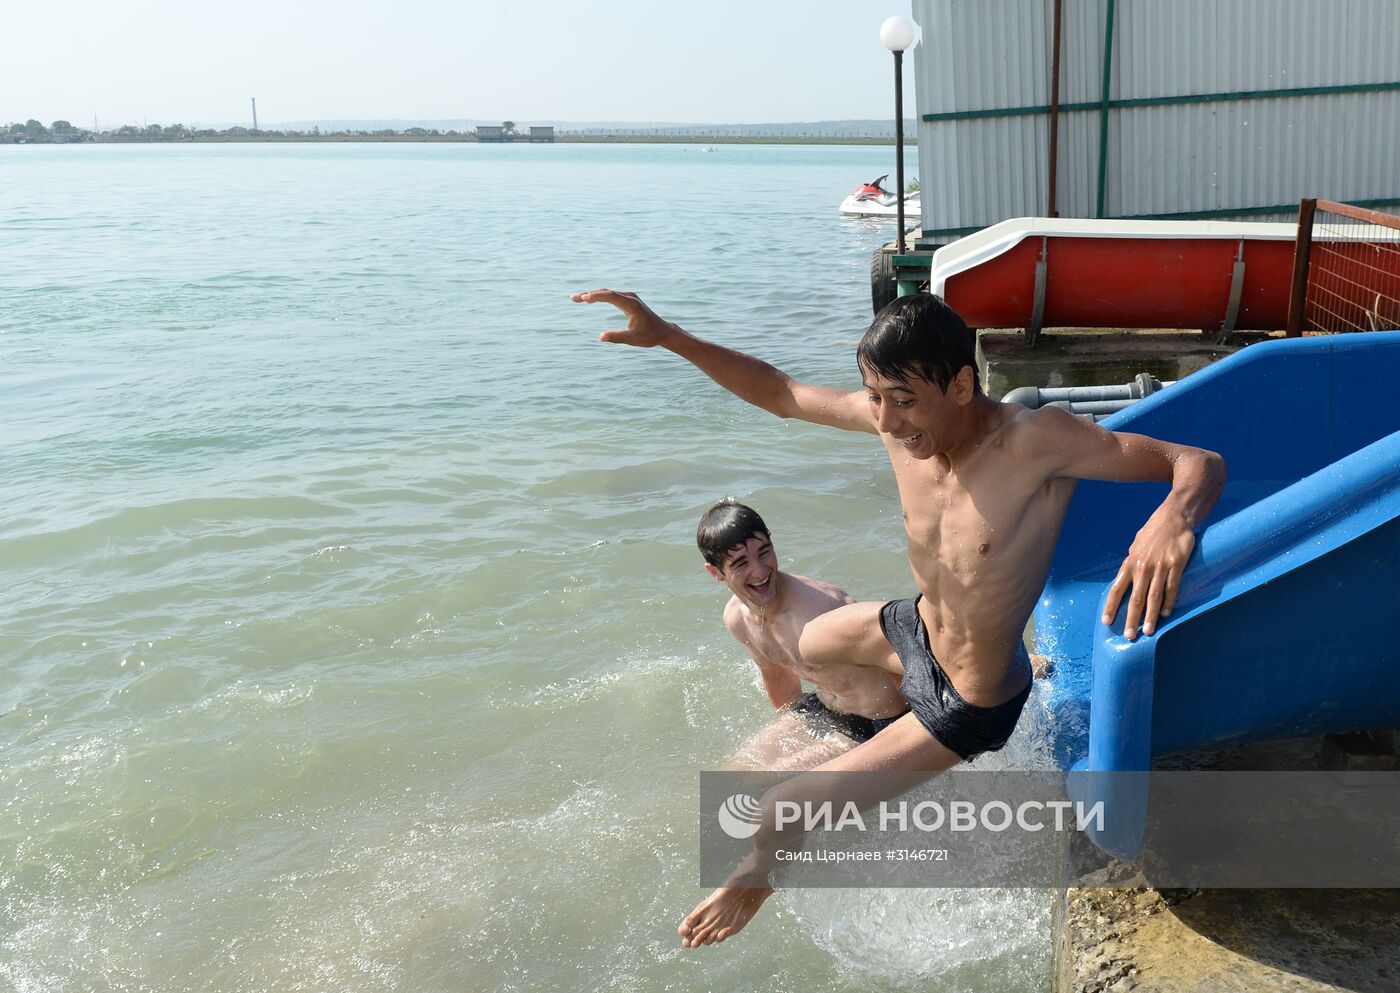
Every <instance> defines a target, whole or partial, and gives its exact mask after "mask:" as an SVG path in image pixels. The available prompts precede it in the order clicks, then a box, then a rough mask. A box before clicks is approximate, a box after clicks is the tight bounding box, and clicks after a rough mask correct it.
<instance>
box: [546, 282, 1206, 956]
mask: <svg viewBox="0 0 1400 993" xmlns="http://www.w3.org/2000/svg"><path fill="white" fill-rule="evenodd" d="M573 299H574V300H575V301H577V302H580V303H609V304H612V305H613V306H615V307H617V308H618V309H619V310H621V311H622V312H623V314H624V315H625V316H626V317H627V327H626V328H625V329H623V330H616V331H606V332H604V333H603V334H602V335H601V340H602V341H604V342H616V343H619V344H628V345H636V346H640V347H643V348H651V347H656V346H661V347H663V348H666V349H669V350H670V351H673V352H675V353H676V354H677V355H679V356H681V357H682V358H684V359H687V360H689V361H690V362H691V363H692V364H694V365H695V366H696V367H698V368H699V369H700V371H701V372H703V373H705V374H706V375H707V376H709V377H710V378H711V379H713V380H714V381H715V382H716V383H718V384H719V385H720V386H722V387H724V388H725V389H727V390H729V391H730V392H732V393H734V394H735V395H737V396H739V397H740V398H741V399H743V400H746V401H747V402H749V403H751V404H754V405H755V406H758V407H761V408H763V409H764V410H767V411H769V412H771V413H773V414H776V415H778V416H779V417H797V418H801V419H803V420H807V421H811V422H813V423H816V424H824V425H827V426H829V427H834V428H841V429H843V430H847V431H864V432H867V433H869V434H876V435H878V436H879V438H880V441H881V443H882V444H883V445H884V446H885V450H886V451H887V452H888V454H889V458H890V464H891V466H892V467H893V469H894V476H895V482H896V484H897V486H898V489H899V498H900V503H901V504H902V505H903V509H904V530H905V534H906V536H907V539H908V549H909V566H910V569H911V570H912V572H913V574H914V581H915V584H916V585H917V587H918V594H919V595H918V596H916V597H913V598H912V599H909V600H899V601H893V602H890V603H855V604H851V605H849V606H845V607H841V608H839V609H837V610H833V611H830V612H828V613H826V614H823V615H821V616H820V617H818V618H815V619H814V620H813V621H812V622H811V623H809V624H808V625H807V627H806V629H805V630H804V631H803V632H802V637H801V640H800V644H799V648H800V651H801V653H802V657H803V660H804V662H805V663H807V664H809V665H812V666H821V665H830V664H844V665H850V664H857V665H868V666H871V667H873V668H878V669H882V670H884V671H886V672H889V673H891V674H894V675H897V676H899V677H900V678H901V680H902V681H901V692H902V694H903V696H904V697H905V699H906V700H908V701H909V703H910V705H911V707H912V711H911V713H909V714H906V715H905V716H903V717H901V718H900V719H899V720H897V721H895V722H894V723H893V724H891V725H890V726H889V727H888V728H886V729H885V730H884V731H882V732H880V734H878V735H876V736H875V737H874V738H872V739H870V740H869V741H867V742H865V743H864V744H863V745H860V746H858V747H856V748H853V749H851V750H850V751H848V752H846V753H844V754H842V755H839V756H837V757H836V758H834V759H832V760H830V761H828V762H826V763H823V764H822V765H821V766H818V767H817V770H816V771H819V772H854V771H872V772H902V773H914V774H918V775H920V776H928V775H932V774H935V773H938V772H942V771H944V770H945V769H948V768H950V767H951V766H953V765H956V764H957V763H959V762H961V761H964V760H969V759H972V758H974V757H975V756H976V755H978V754H979V753H981V752H983V751H988V750H991V749H995V748H999V747H1000V746H1001V745H1002V744H1003V743H1004V742H1005V741H1006V738H1007V736H1008V735H1010V733H1011V731H1012V729H1013V728H1014V727H1015V724H1016V720H1017V718H1018V717H1019V715H1020V711H1021V707H1022V706H1023V705H1024V703H1025V700H1026V695H1027V692H1028V686H1029V683H1030V679H1031V675H1030V672H1029V667H1028V666H1027V665H1026V662H1025V657H1024V654H1023V653H1022V652H1021V651H1020V650H1019V649H1020V645H1021V633H1022V631H1023V629H1024V628H1025V625H1026V622H1027V620H1028V619H1029V617H1030V613H1031V609H1032V608H1033V607H1034V605H1035V601H1036V599H1037V597H1038V596H1039V595H1040V591H1041V589H1042V588H1043V587H1044V585H1045V577H1046V575H1047V573H1048V572H1049V568H1050V560H1051V556H1052V553H1053V552H1054V548H1055V541H1056V538H1057V537H1058V535H1059V531H1060V525H1061V524H1062V523H1063V521H1064V516H1065V509H1066V507H1067V505H1068V503H1069V499H1070V496H1071V494H1072V493H1073V491H1074V487H1075V484H1076V481H1077V480H1079V479H1105V480H1122V481H1148V480H1154V481H1160V482H1168V483H1170V484H1171V491H1170V493H1168V495H1167V497H1166V499H1165V500H1163V502H1162V503H1161V505H1160V506H1159V507H1158V508H1157V509H1156V510H1155V511H1154V512H1153V513H1152V516H1151V517H1150V518H1148V520H1147V522H1146V523H1145V524H1144V525H1143V527H1142V529H1141V530H1140V531H1139V532H1138V533H1137V536H1136V537H1135V538H1134V539H1133V543H1132V545H1131V547H1130V548H1129V550H1128V554H1127V557H1126V558H1125V559H1124V561H1123V564H1122V566H1121V567H1120V568H1119V570H1118V574H1117V576H1116V578H1115V579H1114V580H1113V582H1112V583H1111V584H1110V586H1109V588H1108V595H1107V600H1106V602H1105V609H1104V616H1103V623H1104V624H1111V623H1112V622H1113V619H1114V618H1115V617H1116V616H1117V612H1118V608H1119V606H1120V604H1121V603H1122V601H1123V598H1124V595H1125V594H1127V593H1128V591H1129V590H1130V589H1131V591H1132V592H1131V596H1129V598H1128V606H1127V615H1126V622H1125V624H1124V631H1123V634H1124V636H1125V637H1127V638H1128V639H1133V638H1136V637H1137V635H1138V633H1139V629H1141V632H1142V633H1143V634H1147V635H1151V634H1152V633H1153V632H1154V631H1155V630H1156V625H1157V621H1158V619H1159V618H1161V617H1165V616H1166V615H1168V614H1170V613H1171V610H1172V607H1173V605H1174V604H1175V602H1176V596H1177V590H1178V588H1179V586H1180V582H1181V574H1182V571H1183V569H1184V568H1185V567H1186V562H1187V560H1188V559H1189V558H1190V557H1191V552H1192V549H1193V548H1194V547H1195V536H1194V534H1193V533H1192V532H1193V529H1194V528H1195V527H1196V526H1197V525H1199V524H1201V522H1202V521H1204V519H1205V517H1206V515H1207V514H1208V513H1209V512H1210V510H1211V508H1212V507H1213V506H1214V505H1215V501H1216V499H1217V498H1218V497H1219V495H1220V491H1221V489H1222V488H1223V486H1224V481H1225V464H1224V461H1223V460H1222V459H1221V458H1220V456H1219V455H1217V454H1215V453H1214V452H1207V451H1203V450H1201V449H1197V448H1190V447H1187V446H1184V445H1174V444H1170V443H1168V442H1163V441H1158V440H1155V439H1152V438H1147V437H1144V436H1142V435H1133V434H1117V433H1112V432H1109V431H1106V430H1104V429H1103V428H1100V427H1097V426H1096V425H1092V424H1088V423H1086V422H1084V421H1081V420H1079V419H1078V418H1076V417H1074V416H1073V415H1071V414H1069V413H1067V412H1066V411H1062V410H1059V409H1057V408H1054V407H1047V408H1042V409H1040V410H1027V409H1025V408H1024V407H1020V406H1017V405H1014V404H1001V403H997V402H995V401H993V400H991V399H989V398H988V397H987V396H985V395H984V394H983V393H982V391H981V387H980V384H979V382H978V377H977V370H976V363H975V358H974V355H973V349H974V337H973V335H972V332H971V331H969V330H968V328H967V326H966V325H965V324H964V323H963V321H962V319H961V318H960V317H959V316H958V315H957V314H956V313H955V312H954V311H953V310H952V309H951V308H950V307H948V305H947V304H946V303H944V302H943V300H942V299H940V298H938V297H935V296H930V295H927V294H920V295H915V296H908V297H900V298H899V299H897V300H895V301H894V302H893V303H891V304H890V305H889V306H888V307H886V308H885V309H884V310H882V311H881V312H880V313H879V314H878V315H877V316H876V318H875V320H874V322H873V323H872V324H871V325H870V328H869V330H867V331H866V333H865V336H864V337H863V338H862V339H861V342H860V345H859V347H858V348H857V350H856V364H857V367H858V369H859V371H860V375H861V381H862V383H863V386H864V388H863V389H861V390H856V391H855V392H847V391H845V390H838V389H830V388H826V387H820V386H812V385H809V384H806V383H799V382H796V381H794V380H793V379H791V378H790V377H788V376H787V375H785V374H784V373H782V372H780V371H779V370H777V369H775V368H774V367H773V366H771V365H769V364H768V363H766V362H763V361H761V360H759V359H756V358H754V357H752V356H750V355H745V354H744V353H742V352H736V351H733V350H731V349H727V348H723V347H721V346H719V345H715V344H712V343H710V342H707V341H704V340H702V339H700V338H697V337H695V336H693V335H691V334H688V333H687V332H685V331H683V330H681V329H680V328H679V327H678V326H676V325H675V324H672V323H670V322H668V321H664V320H662V319H661V318H659V317H657V315H656V314H655V313H653V312H652V311H651V310H650V309H649V308H648V307H647V306H646V305H645V304H643V303H642V302H641V300H640V299H638V298H637V296H636V295H635V294H632V293H618V292H614V291H612V290H594V291H591V292H586V293H579V294H575V295H574V297H573ZM817 778H818V779H821V780H832V779H834V778H837V777H817ZM867 778H869V777H860V779H861V780H862V781H863V780H865V779H867ZM789 784H792V785H791V787H790V790H791V793H790V794H789V793H785V796H790V797H791V798H800V799H804V800H805V799H816V800H818V801H820V799H822V796H823V794H822V790H823V787H822V786H820V785H819V784H817V783H814V782H813V780H812V779H811V777H802V776H799V777H795V778H794V779H792V780H789V781H788V782H787V783H784V784H783V785H782V786H781V787H779V790H783V791H788V790H789ZM843 799H844V798H843ZM878 799H880V797H877V796H872V797H866V798H864V800H865V802H868V803H874V802H876V801H877V800H878ZM767 809H768V811H769V812H770V815H771V811H772V809H773V808H772V805H771V804H770V805H769V806H768V808H767ZM781 834H782V832H780V831H779V829H778V828H777V827H776V824H775V822H774V820H773V818H772V817H771V816H770V817H768V818H767V819H765V820H764V821H763V822H762V823H761V824H760V828H759V831H758V833H757V834H756V835H755V836H754V843H755V852H754V855H753V856H751V860H753V863H754V864H752V865H749V866H745V867H741V871H740V872H736V873H735V874H734V875H732V876H731V877H730V883H731V885H727V886H723V887H720V888H719V889H718V890H716V891H715V892H714V893H712V894H711V895H710V896H709V897H708V898H706V899H705V900H704V901H703V902H702V903H701V904H700V905H699V906H698V907H696V908H695V910H693V911H692V912H691V913H690V914H689V915H687V916H686V918H685V919H684V920H683V921H682V922H681V925H680V927H679V928H678V931H679V933H680V935H681V938H682V942H681V943H682V945H684V946H685V947H688V948H693V947H696V946H698V945H708V944H711V943H713V942H716V941H723V940H724V939H725V938H727V937H729V936H730V935H732V934H734V933H735V932H737V931H738V930H739V929H741V928H742V927H744V925H746V924H747V923H748V922H749V920H750V919H752V917H753V915H754V913H755V912H756V911H757V910H758V908H759V907H760V906H761V905H762V904H763V901H764V900H766V899H767V898H768V896H769V895H770V894H771V893H772V890H771V889H768V888H767V887H764V886H762V885H755V884H754V883H753V882H750V881H751V880H755V879H761V878H762V870H763V868H764V865H763V863H764V854H765V853H769V852H771V851H772V850H773V849H774V848H775V847H776V845H777V844H778V836H779V835H781ZM790 836H791V832H788V837H790ZM783 843H784V844H786V843H788V842H787V841H784V842H783ZM755 868H757V869H758V870H759V871H758V872H757V873H755V871H754V870H755ZM740 881H742V882H746V883H747V884H748V885H739V882H740Z"/></svg>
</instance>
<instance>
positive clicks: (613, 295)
mask: <svg viewBox="0 0 1400 993" xmlns="http://www.w3.org/2000/svg"><path fill="white" fill-rule="evenodd" d="M569 299H570V300H572V301H573V302H574V303H610V304H612V305H613V306H614V307H616V308H617V309H618V310H620V311H622V312H623V314H625V315H626V316H627V327H626V328H624V329H622V330H613V331H604V332H603V333H602V334H600V335H599V336H598V340H599V341H604V342H612V343H615V344H618V345H635V346H636V347H638V348H655V347H656V346H657V345H660V344H664V343H665V340H666V339H667V338H668V337H669V336H670V335H672V334H675V333H677V332H679V331H680V328H678V327H676V325H674V324H672V323H671V322H670V321H663V320H662V319H661V318H660V317H657V316H656V312H655V311H653V310H652V309H651V308H650V307H648V306H647V305H646V304H644V303H642V300H641V297H639V296H637V294H635V293H628V292H626V291H625V290H606V289H603V290H584V291H583V292H582V293H575V294H573V295H572V296H570V297H569Z"/></svg>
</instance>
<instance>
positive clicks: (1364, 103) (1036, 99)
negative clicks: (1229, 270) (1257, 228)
mask: <svg viewBox="0 0 1400 993" xmlns="http://www.w3.org/2000/svg"><path fill="white" fill-rule="evenodd" d="M1109 4H1110V0H1063V27H1062V44H1061V79H1060V102H1061V104H1062V105H1066V104H1068V105H1074V104H1081V105H1082V104H1094V107H1093V108H1092V109H1078V110H1074V109H1071V110H1065V111H1062V112H1061V114H1060V118H1059V122H1060V123H1059V155H1058V159H1059V170H1058V177H1057V186H1058V193H1057V201H1058V206H1059V213H1060V215H1061V216H1063V217H1094V216H1096V214H1097V198H1098V185H1099V168H1100V164H1099V133H1100V113H1099V110H1098V105H1099V103H1100V101H1101V98H1102V95H1103V91H1102V90H1103V57H1104V40H1105V39H1104V32H1105V27H1106V24H1107V20H1108V10H1109ZM1053 9H1054V8H1053V0H913V13H914V19H915V20H916V21H917V22H918V23H919V25H920V27H921V29H922V36H923V37H922V41H921V43H920V45H919V47H918V48H916V49H915V50H914V54H913V60H914V68H915V91H916V100H917V105H918V113H919V115H920V124H919V180H920V185H921V187H922V190H923V197H922V199H923V204H924V207H923V211H924V217H923V226H924V230H925V233H926V236H927V237H929V238H931V239H933V240H936V241H940V242H944V241H947V240H949V239H950V238H951V237H954V236H956V235H955V233H954V232H957V231H959V230H962V229H968V228H972V229H975V228H981V227H985V226H986V225H989V224H995V223H997V222H998V221H1002V220H1005V219H1006V218H1008V217H1019V216H1031V215H1044V214H1046V213H1047V212H1048V202H1047V201H1048V185H1047V182H1048V162H1047V158H1048V149H1049V134H1050V128H1049V116H1048V114H1047V113H1045V112H1039V113H1033V114H1017V115H1013V116H970V117H968V118H965V119H959V120H944V121H928V120H924V119H923V118H924V116H925V115H928V114H947V113H953V112H963V113H968V112H973V113H980V112H985V111H989V110H1004V109H1008V108H1028V107H1043V106H1046V105H1048V104H1049V102H1050V66H1051V25H1052V12H1053ZM1397 52H1400V2H1397V0H1330V2H1326V3H1323V2H1319V0H1171V2H1163V0H1115V8H1114V30H1113V61H1112V69H1111V73H1110V76H1109V96H1110V99H1111V100H1114V101H1120V100H1142V99H1160V98H1171V97H1181V96H1192V95H1218V94H1228V93H1238V92H1240V91H1261V90H1280V89H1296V88H1301V87H1332V86H1349V85H1355V84H1392V85H1393V84H1400V56H1398V55H1397ZM1103 184H1104V208H1103V216H1105V217H1136V216H1144V215H1147V216H1151V215H1162V214H1168V215H1181V214H1194V213H1204V214H1207V215H1209V216H1218V217H1244V218H1252V219H1257V220H1277V219H1284V218H1286V217H1287V216H1289V211H1290V210H1291V207H1289V206H1288V205H1292V204H1296V202H1297V201H1298V199H1299V198H1300V197H1304V196H1325V197H1329V198H1331V199H1334V200H1347V201H1371V202H1374V201H1378V200H1379V201H1385V200H1398V198H1400V89H1394V88H1392V89H1387V90H1377V91H1368V92H1350V93H1333V94H1323V95H1307V96H1297V95H1294V96H1286V95H1279V96H1268V97H1264V98H1257V99H1228V100H1219V99H1211V100H1209V101H1204V102H1194V103H1175V104H1167V105H1154V106H1127V107H1115V108H1113V109H1111V110H1110V111H1109V112H1108V142H1107V157H1106V160H1105V169H1104V177H1103ZM1398 202H1400V200H1398ZM1278 206H1284V207H1285V208H1286V209H1285V210H1284V211H1282V212H1276V213H1263V212H1261V211H1262V210H1263V209H1264V208H1268V207H1278Z"/></svg>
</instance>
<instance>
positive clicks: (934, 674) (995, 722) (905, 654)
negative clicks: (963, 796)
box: [880, 597, 1031, 761]
mask: <svg viewBox="0 0 1400 993" xmlns="http://www.w3.org/2000/svg"><path fill="white" fill-rule="evenodd" d="M880 630H882V631H884V632H885V637H886V638H887V639H888V640H889V643H890V644H891V645H893V646H894V650H895V652H896V653H898V655H899V660H900V661H901V662H903V663H904V679H903V680H902V681H901V682H900V684H899V692H900V694H901V695H903V697H904V699H906V700H908V701H909V706H910V708H911V709H913V711H914V714H915V716H916V717H918V718H919V723H920V724H922V725H923V726H924V727H925V728H926V729H927V730H928V733H929V734H931V735H933V736H934V738H936V739H937V740H938V741H939V743H941V744H943V745H945V746H947V747H948V748H950V749H951V750H952V751H954V752H956V753H957V754H958V755H960V756H962V758H963V760H964V761H970V760H971V759H973V758H975V757H977V756H978V755H981V754H982V753H983V752H994V751H996V750H997V749H999V748H1001V747H1002V746H1003V745H1005V744H1006V740H1007V739H1008V738H1010V737H1011V732H1012V731H1014V730H1016V721H1017V720H1019V719H1020V716H1021V708H1023V707H1024V706H1025V705H1026V698H1027V697H1029V696H1030V695H1031V663H1030V657H1029V656H1028V655H1027V654H1026V649H1025V646H1024V645H1022V646H1020V648H1019V650H1018V651H1017V654H1016V664H1018V665H1019V666H1021V667H1022V668H1024V669H1025V673H1026V688H1025V689H1023V690H1022V691H1021V692H1020V693H1017V694H1016V695H1015V696H1014V697H1012V698H1011V699H1010V700H1007V701H1006V702H1005V703H999V704H997V705H996V706H995V707H978V706H974V705H973V704H970V703H968V702H967V701H966V700H964V699H963V698H962V697H961V696H959V695H958V691H957V690H956V689H954V688H953V683H952V681H951V680H949V679H948V674H947V673H945V672H944V671H943V667H942V666H940V665H939V664H938V660H937V659H935V658H934V657H933V652H932V651H931V650H930V649H929V644H928V631H927V630H926V629H925V628H924V620H923V618H922V617H920V616H919V598H918V597H914V598H913V599H911V600H891V601H890V602H889V603H887V604H885V605H884V606H883V607H881V608H880Z"/></svg>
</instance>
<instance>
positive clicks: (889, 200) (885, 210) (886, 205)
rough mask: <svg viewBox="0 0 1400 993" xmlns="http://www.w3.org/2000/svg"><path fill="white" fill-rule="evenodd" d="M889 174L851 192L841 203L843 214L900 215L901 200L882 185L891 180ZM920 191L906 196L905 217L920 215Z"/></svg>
mask: <svg viewBox="0 0 1400 993" xmlns="http://www.w3.org/2000/svg"><path fill="white" fill-rule="evenodd" d="M889 178H890V177H889V173H886V174H885V175H883V176H881V177H880V178H879V179H873V180H871V181H870V182H868V183H861V184H860V185H859V186H857V187H856V188H855V189H854V190H852V191H851V193H850V196H848V197H846V199H844V200H842V201H841V213H843V214H845V215H846V216H847V217H896V216H898V214H899V200H898V198H896V196H895V195H894V194H893V193H891V192H890V191H889V190H887V189H885V188H884V187H883V186H881V185H880V184H881V183H882V182H883V181H884V180H886V179H889ZM919 209H920V208H919V191H918V190H915V191H914V192H913V193H906V194H905V195H904V215H905V217H917V216H918V215H919Z"/></svg>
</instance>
